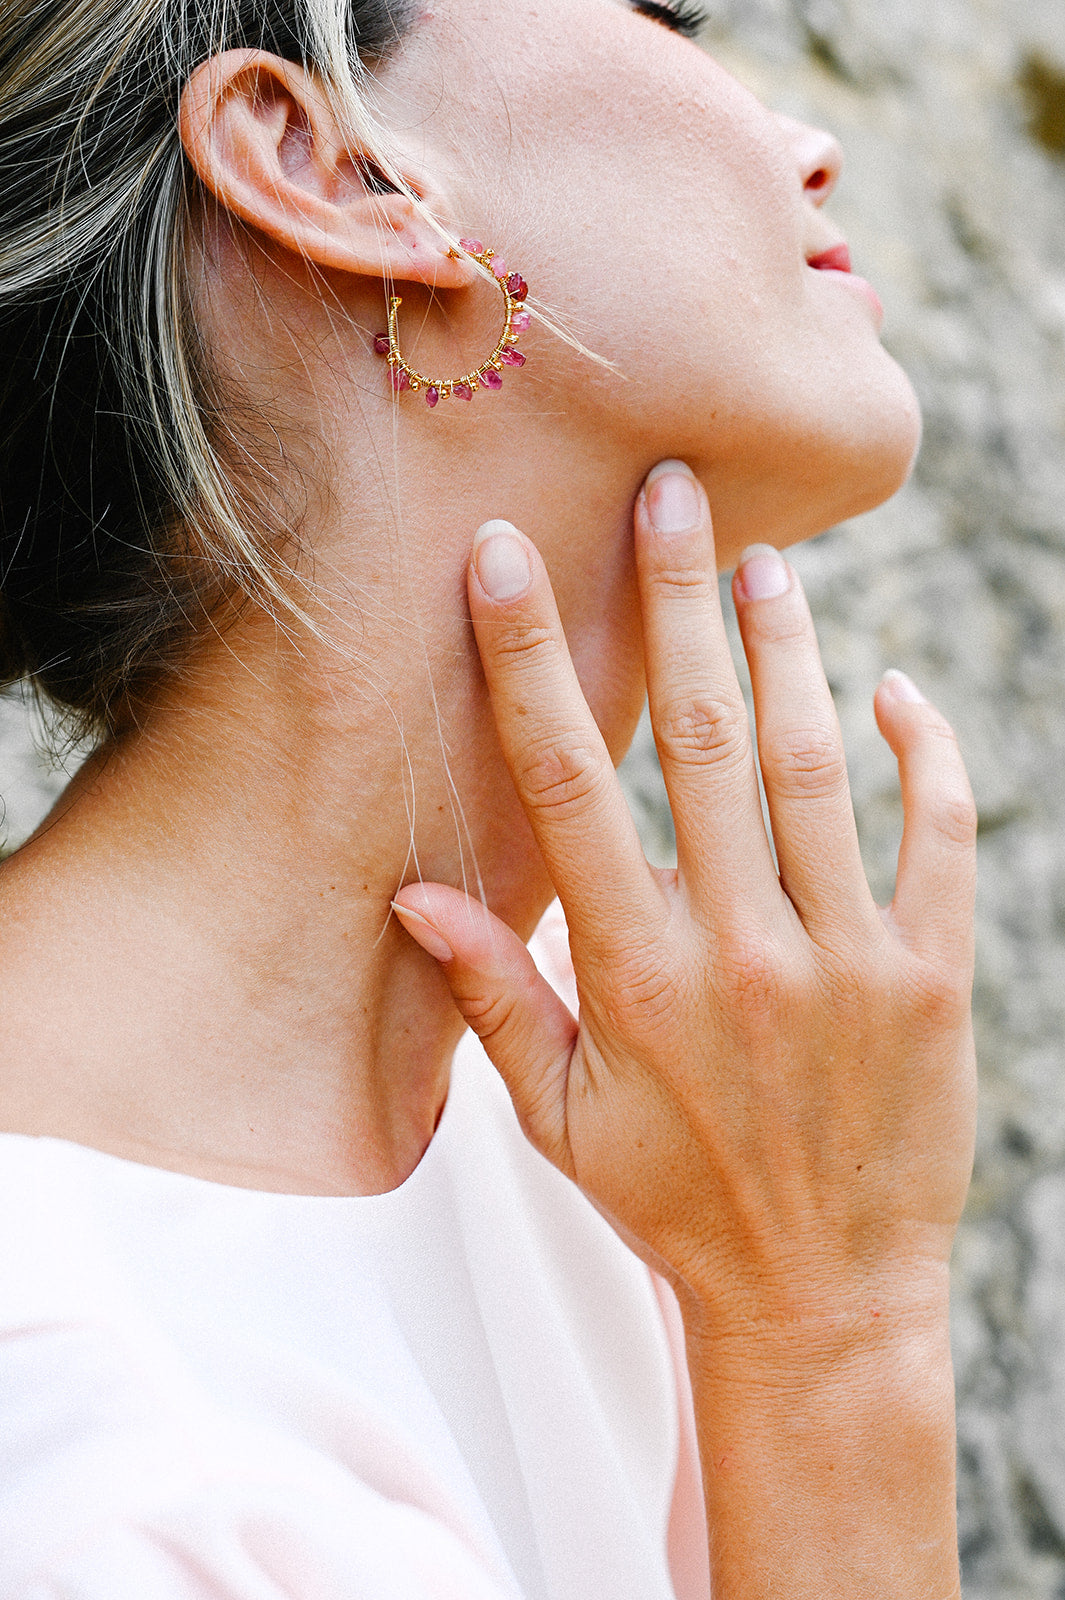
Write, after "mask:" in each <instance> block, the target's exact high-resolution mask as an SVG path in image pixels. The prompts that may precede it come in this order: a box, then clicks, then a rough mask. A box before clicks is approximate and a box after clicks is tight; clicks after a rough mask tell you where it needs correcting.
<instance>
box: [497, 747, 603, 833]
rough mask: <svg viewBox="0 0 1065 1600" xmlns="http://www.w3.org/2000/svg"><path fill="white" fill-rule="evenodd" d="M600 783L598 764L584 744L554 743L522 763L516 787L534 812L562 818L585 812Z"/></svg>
mask: <svg viewBox="0 0 1065 1600" xmlns="http://www.w3.org/2000/svg"><path fill="white" fill-rule="evenodd" d="M602 780H603V774H602V767H601V763H600V762H599V761H598V760H597V759H596V756H595V752H594V751H593V750H591V749H589V748H588V746H587V745H565V744H553V745H551V746H550V748H548V749H544V750H541V751H539V752H538V753H537V754H536V755H534V756H532V757H531V758H530V759H529V760H528V761H527V762H526V763H525V765H524V766H523V767H522V769H521V771H520V772H519V774H518V788H519V790H520V792H521V794H522V795H523V796H524V798H525V799H526V800H527V801H528V802H529V804H530V805H531V806H533V807H534V808H535V809H536V810H537V811H539V812H541V813H545V814H546V813H550V814H551V815H553V816H555V817H558V818H564V817H566V816H569V815H574V814H576V815H579V814H580V813H581V812H582V811H584V810H586V809H587V807H588V805H589V804H590V803H591V802H593V801H594V800H595V799H596V798H597V797H598V796H599V794H600V793H601V790H602Z"/></svg>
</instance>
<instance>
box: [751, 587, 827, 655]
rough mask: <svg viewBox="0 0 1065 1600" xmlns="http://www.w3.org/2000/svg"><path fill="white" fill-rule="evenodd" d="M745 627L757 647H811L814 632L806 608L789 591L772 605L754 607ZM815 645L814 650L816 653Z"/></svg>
mask: <svg viewBox="0 0 1065 1600" xmlns="http://www.w3.org/2000/svg"><path fill="white" fill-rule="evenodd" d="M752 610H753V615H752V616H751V617H750V618H749V620H748V622H747V627H748V629H749V630H750V632H751V635H752V637H754V638H755V639H756V640H757V642H758V644H760V645H770V646H773V645H789V644H802V643H804V642H806V641H807V640H810V642H811V643H813V630H812V627H811V624H810V620H809V617H808V615H807V612H806V609H805V606H803V605H801V604H799V603H798V596H797V595H796V594H795V593H794V591H792V592H791V593H790V594H788V595H787V596H785V597H783V598H782V599H781V600H778V601H776V602H775V603H774V604H772V605H762V606H755V607H753V608H752ZM816 648H817V647H816V644H814V649H815V650H816Z"/></svg>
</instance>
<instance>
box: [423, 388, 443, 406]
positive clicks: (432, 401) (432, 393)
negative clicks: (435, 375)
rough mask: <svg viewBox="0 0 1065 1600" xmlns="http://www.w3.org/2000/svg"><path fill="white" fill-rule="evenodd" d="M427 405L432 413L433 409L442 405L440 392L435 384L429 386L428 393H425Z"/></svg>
mask: <svg viewBox="0 0 1065 1600" xmlns="http://www.w3.org/2000/svg"><path fill="white" fill-rule="evenodd" d="M425 403H426V405H427V406H428V407H429V409H430V411H431V410H432V408H433V407H434V406H435V405H439V403H440V390H439V389H438V388H437V387H436V384H435V383H431V384H430V385H429V387H428V389H426V391H425Z"/></svg>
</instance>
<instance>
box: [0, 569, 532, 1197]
mask: <svg viewBox="0 0 1065 1600" xmlns="http://www.w3.org/2000/svg"><path fill="white" fill-rule="evenodd" d="M451 581H452V586H453V587H454V589H455V594H454V596H453V597H452V599H453V603H449V604H447V605H446V606H445V605H442V604H439V603H438V604H437V606H436V608H435V617H434V618H432V619H431V618H429V617H427V616H425V615H423V614H419V607H418V603H417V596H415V595H413V594H411V593H409V592H408V593H407V594H406V595H404V596H403V597H402V598H401V601H400V603H399V604H398V605H397V604H396V603H395V599H396V596H395V594H394V593H393V595H392V597H391V601H390V603H389V604H388V606H387V607H386V606H385V603H384V600H383V598H382V597H376V598H375V597H374V596H373V595H372V594H368V593H367V592H366V591H365V589H363V591H362V592H361V593H360V596H359V601H360V604H359V608H358V609H359V614H360V620H361V624H362V626H361V639H360V644H359V648H358V649H357V651H356V650H355V649H353V648H350V642H351V640H352V639H353V637H354V633H355V621H356V619H355V617H354V616H351V617H349V618H345V617H344V615H343V608H342V607H341V606H340V604H339V602H338V600H337V599H336V597H335V596H334V598H333V601H332V602H331V611H332V617H331V619H329V623H330V625H331V627H332V630H333V632H334V634H335V636H336V638H335V642H331V643H330V644H328V645H327V644H323V643H322V642H321V641H319V640H315V639H307V638H304V639H301V640H300V641H299V642H298V644H297V643H293V642H291V641H287V640H285V639H283V638H282V637H281V635H280V634H279V632H278V630H277V629H276V628H275V626H274V625H273V624H272V623H269V622H268V621H266V620H265V619H263V618H258V619H254V620H250V621H248V622H246V623H245V624H243V625H242V626H240V627H239V628H234V629H233V630H232V631H230V632H229V633H228V634H227V635H226V636H225V637H224V638H223V639H222V640H216V641H214V643H213V644H212V646H211V647H210V648H208V649H205V650H204V651H203V653H202V654H201V656H200V658H199V660H198V661H197V662H196V664H195V667H194V670H193V671H192V672H191V673H190V675H189V676H188V678H187V679H186V680H185V681H183V683H182V685H181V688H180V691H179V692H174V693H172V694H171V695H170V696H169V697H168V698H167V699H165V700H162V701H160V702H159V703H158V704H157V705H156V706H155V707H154V708H153V710H152V712H151V713H150V715H148V716H147V718H146V719H145V721H144V723H143V726H141V727H140V728H139V729H137V730H134V731H131V732H129V733H127V734H125V735H124V736H123V737H121V738H118V739H116V740H114V741H113V742H112V743H110V744H109V745H108V746H107V747H106V748H105V749H103V750H102V751H101V752H100V753H99V754H98V755H97V756H96V757H95V758H94V759H93V760H92V761H91V762H90V763H89V765H88V766H87V768H86V769H85V771H84V773H83V774H82V775H80V777H79V779H78V780H77V781H76V783H75V785H74V786H73V788H72V790H71V792H70V794H69V796H68V797H67V798H66V800H65V803H64V804H63V805H62V806H61V808H60V810H59V812H58V813H57V814H56V816H55V817H54V818H53V819H52V820H51V821H50V823H49V824H48V825H46V827H45V829H44V830H42V832H41V833H40V834H39V835H38V837H37V838H36V839H35V840H34V841H33V842H32V843H31V844H30V845H29V846H28V847H27V848H26V849H25V850H24V851H23V852H20V854H19V855H18V856H16V857H15V858H14V859H13V860H12V862H10V863H9V864H8V866H7V868H6V869H5V878H4V884H5V888H6V890H7V895H6V906H7V909H8V912H9V915H8V919H7V927H8V930H9V939H8V945H9V948H8V951H7V952H6V953H5V959H6V960H7V962H8V967H7V970H8V984H9V993H10V992H12V986H11V976H12V968H11V962H12V961H14V962H16V963H17V964H18V965H19V966H20V967H21V968H22V969H23V970H22V972H21V973H20V975H19V981H18V982H17V983H16V984H14V986H13V990H14V992H15V993H17V994H19V995H20V996H21V1000H20V1003H19V1005H18V1007H17V1008H16V1010H17V1012H18V1016H17V1017H16V1016H15V1015H14V1014H10V1015H9V1018H8V1026H9V1027H11V1028H12V1031H13V1033H14V1035H15V1037H17V1038H18V1039H19V1059H20V1062H21V1065H20V1068H19V1072H18V1083H17V1085H15V1086H11V1085H9V1086H8V1089H7V1091H5V1092H6V1093H7V1096H8V1099H7V1104H6V1105H5V1106H4V1107H3V1114H4V1124H3V1125H4V1126H6V1127H8V1128H9V1129H10V1128H13V1129H14V1131H27V1132H43V1133H53V1134H57V1135H58V1136H61V1137H68V1138H73V1139H75V1140H77V1141H79V1142H83V1143H88V1144H93V1145H97V1146H99V1147H102V1148H105V1149H108V1150H111V1151H112V1152H113V1153H116V1154H120V1155H123V1156H126V1157H128V1158H130V1159H134V1160H142V1161H147V1162H149V1163H153V1164H159V1165H163V1166H170V1167H176V1168H178V1169H181V1170H186V1171H190V1172H193V1173H195V1174H197V1175H199V1176H204V1177H210V1178H213V1179H216V1180H218V1181H222V1182H228V1183H236V1184H244V1185H247V1186H250V1187H256V1188H277V1189H293V1190H303V1191H307V1192H327V1193H328V1192H347V1193H370V1192H378V1191H383V1190H386V1189H388V1188H391V1187H394V1186H395V1184H397V1183H399V1182H401V1181H402V1180H403V1179H404V1178H405V1177H406V1176H407V1175H408V1174H409V1172H410V1171H411V1170H412V1169H413V1167H414V1166H415V1165H416V1164H417V1161H418V1160H419V1159H420V1157H421V1155H422V1153H423V1151H424V1149H425V1147H426V1145H427V1143H428V1141H429V1139H430V1137H431V1135H432V1132H433V1129H434V1127H435V1124H436V1121H437V1119H438V1117H439V1114H440V1111H441V1109H442V1106H443V1102H444V1099H445V1096H446V1092H447V1082H448V1065H449V1061H450V1056H451V1054H452V1051H453V1049H454V1046H455V1043H456V1042H457V1038H458V1035H459V1032H460V1027H461V1025H460V1023H459V1020H458V1018H457V1014H456V1013H455V1011H454V1008H453V1006H452V1003H451V1000H450V997H449V995H448V994H447V992H446V990H445V988H444V985H443V983H442V980H441V978H440V976H439V974H438V972H437V970H436V966H435V963H433V962H432V961H431V960H430V959H429V958H428V957H426V956H425V955H424V954H423V953H422V952H421V951H420V950H418V949H417V948H416V947H415V945H414V944H413V943H412V941H410V940H409V938H408V937H407V936H406V935H405V934H404V933H403V932H402V930H401V929H400V928H399V927H398V925H397V924H396V922H395V920H394V918H392V917H391V915H390V909H389V902H390V900H391V898H392V896H393V895H394V893H395V891H396V890H397V889H398V888H399V886H400V885H401V884H403V883H405V882H409V881H411V880H412V879H415V878H417V877H419V876H424V877H426V878H430V879H433V878H437V879H442V880H444V881H447V882H453V883H462V882H466V883H467V884H468V886H469V888H470V891H471V893H474V894H477V893H479V892H480V888H481V886H482V885H483V890H484V892H485V894H486V895H487V897H488V899H489V901H490V903H492V904H493V905H494V906H496V907H497V908H498V909H501V910H502V911H503V913H504V914H505V915H507V916H508V917H509V919H510V920H511V921H512V922H513V924H514V925H515V926H516V927H518V928H519V930H520V931H521V932H522V933H524V934H527V933H528V932H530V931H531V928H532V926H533V925H534V923H535V920H536V918H537V916H538V915H539V912H540V910H541V909H542V907H543V905H544V904H545V903H546V901H547V899H548V898H549V894H550V890H549V887H548V885H547V884H546V882H545V880H544V878H543V875H542V872H541V871H540V870H538V867H537V861H536V857H535V854H534V852H533V850H532V846H531V840H530V838H529V836H528V833H527V829H526V825H525V823H524V819H523V818H522V817H521V815H520V813H519V812H518V809H517V804H516V801H514V800H513V798H512V795H511V791H510V786H509V780H508V779H507V777H506V774H505V773H504V772H502V770H501V767H500V758H499V756H498V754H497V751H496V748H495V740H494V737H493V735H492V731H491V727H490V717H489V714H488V708H487V704H486V702H485V698H484V695H483V690H482V689H481V686H480V682H479V670H478V668H477V664H476V659H475V657H474V655H473V653H472V650H471V647H470V642H469V638H468V623H466V622H465V620H464V608H463V607H462V605H461V600H460V589H461V582H462V572H461V569H460V570H459V571H456V572H453V573H452V575H451ZM437 593H438V595H439V590H438V591H437ZM375 608H377V609H379V610H380V611H381V612H382V613H386V612H387V617H386V618H385V620H386V622H387V625H385V626H378V627H372V626H371V625H370V619H371V617H372V616H373V613H374V610H375ZM441 616H444V618H445V620H440V619H441ZM323 625H325V624H323ZM346 641H347V645H348V647H347V648H346V647H345V644H346ZM456 729H461V730H462V734H461V739H456V737H455V730H456ZM441 730H448V731H449V732H450V738H449V739H447V738H446V737H445V734H444V732H442V731H441ZM486 817H488V818H490V819H491V823H492V827H491V831H490V833H489V830H488V829H486V828H485V826H484V820H483V819H484V818H486ZM56 883H59V884H62V886H63V894H62V898H61V899H57V898H56V896H55V894H54V890H52V889H51V886H52V885H54V884H56ZM42 947H43V948H46V949H47V950H48V951H49V960H48V962H47V963H46V964H44V963H42V962H41V961H40V959H39V955H37V953H38V952H39V951H40V950H41V948H42ZM34 956H37V959H35V960H32V959H31V958H32V957H34ZM57 977H58V981H57ZM44 986H46V992H45V988H44ZM19 1021H21V1023H22V1026H19ZM27 1040H29V1041H31V1043H30V1046H29V1055H30V1057H31V1059H27V1052H26V1047H25V1041H27ZM5 1055H6V1056H7V1057H8V1058H9V1059H14V1058H15V1052H14V1051H13V1050H9V1051H5ZM42 1119H43V1120H42Z"/></svg>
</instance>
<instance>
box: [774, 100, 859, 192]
mask: <svg viewBox="0 0 1065 1600" xmlns="http://www.w3.org/2000/svg"><path fill="white" fill-rule="evenodd" d="M777 121H778V122H779V123H780V126H781V128H782V129H783V131H784V135H785V138H786V139H787V141H788V144H789V145H790V147H791V150H792V154H793V155H794V157H795V165H796V167H797V168H798V172H799V178H800V181H801V183H802V187H803V193H804V194H805V195H807V196H808V197H809V199H810V200H812V201H813V203H814V205H815V206H823V205H824V203H825V201H826V200H827V199H828V197H829V195H830V194H831V193H832V191H833V189H834V188H835V187H836V184H837V183H838V182H839V175H840V172H841V171H842V170H843V151H842V149H841V147H840V144H839V141H838V139H834V138H833V137H832V135H831V134H830V133H825V132H824V130H823V129H822V128H811V127H810V126H809V124H807V123H805V122H796V121H795V119H794V118H793V117H784V116H778V117H777Z"/></svg>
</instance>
